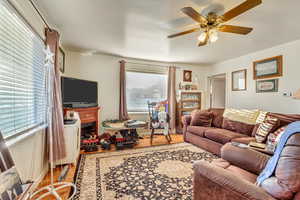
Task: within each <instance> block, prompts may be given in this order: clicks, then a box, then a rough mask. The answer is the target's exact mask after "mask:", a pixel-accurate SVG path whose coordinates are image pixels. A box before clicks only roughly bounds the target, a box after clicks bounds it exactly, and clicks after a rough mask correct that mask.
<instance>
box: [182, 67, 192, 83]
mask: <svg viewBox="0 0 300 200" xmlns="http://www.w3.org/2000/svg"><path fill="white" fill-rule="evenodd" d="M183 81H184V82H192V71H190V70H183Z"/></svg>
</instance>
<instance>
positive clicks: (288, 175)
mask: <svg viewBox="0 0 300 200" xmlns="http://www.w3.org/2000/svg"><path fill="white" fill-rule="evenodd" d="M210 111H212V112H213V123H212V126H213V127H200V126H199V127H193V126H190V122H191V117H190V116H185V117H184V118H183V124H184V130H183V133H184V140H185V141H186V142H190V143H192V144H195V145H197V146H199V147H201V148H202V149H206V150H208V151H210V152H212V153H215V154H217V155H219V156H220V157H221V158H220V159H217V160H215V161H213V162H212V163H210V164H209V163H207V162H203V161H199V162H197V163H195V164H194V179H193V182H194V189H193V191H194V200H206V199H210V200H225V199H230V200H244V199H245V200H246V199H247V200H249V199H251V200H252V199H253V200H274V199H283V200H300V133H299V134H298V133H297V134H295V135H294V136H292V137H291V138H290V139H289V140H288V142H287V144H286V146H285V147H284V149H283V152H282V154H281V157H280V159H279V162H278V165H277V167H276V170H275V173H274V176H273V177H271V178H269V179H267V180H266V181H264V182H263V184H262V185H261V187H258V186H256V185H255V182H256V179H257V176H258V175H259V174H260V172H261V171H262V170H263V169H264V167H265V165H266V163H267V161H268V160H269V158H270V157H269V156H268V155H266V154H263V153H260V152H257V151H254V150H250V149H248V148H240V147H236V146H234V145H232V144H231V143H230V142H232V141H236V142H241V143H245V144H248V143H249V142H250V141H253V140H255V139H254V137H252V135H247V134H241V133H236V132H234V131H230V130H225V129H223V128H222V121H223V117H222V116H223V112H224V110H223V109H211V110H210ZM268 115H270V116H273V117H276V118H278V119H280V126H285V125H287V124H289V123H291V122H294V121H299V120H300V115H285V114H278V113H269V114H268Z"/></svg>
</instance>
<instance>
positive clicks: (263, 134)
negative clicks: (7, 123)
mask: <svg viewBox="0 0 300 200" xmlns="http://www.w3.org/2000/svg"><path fill="white" fill-rule="evenodd" d="M278 125H279V119H277V118H274V117H270V116H267V118H266V119H265V121H264V122H263V123H261V124H260V125H259V127H258V129H257V131H256V134H255V139H256V142H260V143H262V142H264V141H265V140H266V138H267V137H268V135H269V133H271V132H272V131H273V130H274V129H276V128H277V127H278Z"/></svg>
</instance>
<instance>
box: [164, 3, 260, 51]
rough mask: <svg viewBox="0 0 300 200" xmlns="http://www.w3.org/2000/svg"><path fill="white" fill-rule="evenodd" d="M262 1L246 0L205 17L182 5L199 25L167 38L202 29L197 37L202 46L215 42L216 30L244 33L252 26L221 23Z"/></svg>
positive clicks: (185, 12) (186, 12) (185, 11)
mask: <svg viewBox="0 0 300 200" xmlns="http://www.w3.org/2000/svg"><path fill="white" fill-rule="evenodd" d="M261 3H262V0H246V1H245V2H244V3H242V4H240V5H238V6H237V7H235V8H233V9H231V10H229V11H228V12H226V13H225V14H223V15H222V16H218V15H217V14H216V13H214V12H210V13H208V15H207V16H206V17H204V16H202V15H201V14H199V13H198V12H197V11H196V10H195V9H193V8H192V7H184V8H182V9H181V11H182V12H183V13H184V14H186V15H187V16H189V17H191V18H192V19H193V20H195V21H196V22H198V23H199V27H196V28H193V29H190V30H187V31H183V32H180V33H176V34H173V35H169V36H168V38H174V37H177V36H181V35H185V34H189V33H193V32H196V31H202V33H201V34H200V36H199V37H198V40H199V44H198V46H204V45H206V44H207V43H209V42H216V41H217V40H218V32H219V31H220V32H228V33H235V34H242V35H246V34H248V33H250V32H251V31H252V30H253V28H249V27H242V26H233V25H223V23H225V22H227V21H229V20H231V19H232V18H234V17H236V16H238V15H240V14H242V13H244V12H246V11H248V10H250V9H252V8H254V7H256V6H258V5H259V4H261Z"/></svg>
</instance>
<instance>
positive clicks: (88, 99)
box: [61, 77, 98, 108]
mask: <svg viewBox="0 0 300 200" xmlns="http://www.w3.org/2000/svg"><path fill="white" fill-rule="evenodd" d="M61 87H62V88H61V90H62V100H63V105H64V107H72V108H81V107H83V108H84V107H95V106H98V83H97V82H94V81H87V80H81V79H76V78H70V77H62V78H61Z"/></svg>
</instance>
